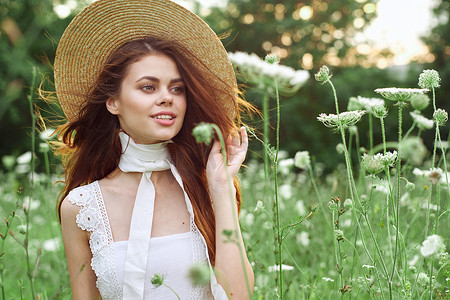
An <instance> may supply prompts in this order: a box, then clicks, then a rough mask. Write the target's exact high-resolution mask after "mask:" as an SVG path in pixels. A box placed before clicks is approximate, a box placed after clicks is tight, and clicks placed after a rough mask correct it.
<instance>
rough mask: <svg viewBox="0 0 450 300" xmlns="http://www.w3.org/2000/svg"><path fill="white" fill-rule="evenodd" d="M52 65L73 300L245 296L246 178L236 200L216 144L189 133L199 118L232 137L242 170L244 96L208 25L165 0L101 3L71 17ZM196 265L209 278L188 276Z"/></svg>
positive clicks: (248, 274) (230, 147)
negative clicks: (238, 219)
mask: <svg viewBox="0 0 450 300" xmlns="http://www.w3.org/2000/svg"><path fill="white" fill-rule="evenodd" d="M54 67H55V86H56V92H57V96H58V100H59V102H60V104H61V107H62V109H63V111H64V113H65V115H66V117H67V119H68V121H69V122H68V123H67V124H65V125H63V126H62V127H61V128H60V129H59V130H60V138H61V139H62V141H63V143H64V146H62V147H61V149H60V151H61V152H62V153H63V154H64V155H65V162H66V173H65V174H66V186H65V188H64V190H63V191H62V197H61V199H63V200H62V201H61V202H60V204H59V212H60V218H61V228H62V235H63V241H64V246H65V250H66V257H67V262H68V267H69V275H70V280H71V286H72V293H73V298H74V299H99V298H100V296H101V297H102V299H177V298H178V297H179V298H181V299H227V298H228V297H229V298H235V299H246V298H248V297H249V295H248V290H249V289H250V290H251V289H252V288H253V271H252V269H251V267H250V264H249V262H248V260H247V257H246V255H245V252H244V253H242V252H240V249H241V250H243V249H244V247H243V241H242V237H241V234H240V229H239V228H235V226H234V223H233V210H234V211H235V212H237V211H238V210H239V208H240V190H239V186H238V182H237V180H236V179H235V180H234V183H235V184H234V187H233V190H232V192H233V194H234V195H235V196H233V198H232V199H230V197H231V196H229V195H230V191H229V189H228V186H227V175H226V172H225V170H226V169H225V166H224V164H223V160H222V154H221V151H220V144H219V143H218V141H215V142H214V143H213V144H212V145H211V146H206V145H204V144H198V143H196V142H195V139H194V137H193V136H192V130H193V128H194V127H195V125H196V124H198V123H200V122H208V123H215V124H216V125H217V126H218V127H219V128H220V130H221V132H222V133H223V134H224V136H229V137H228V139H227V155H228V172H229V176H231V178H235V176H236V174H237V172H238V170H239V168H240V165H241V164H242V162H243V160H244V158H245V154H246V151H247V144H248V142H247V134H246V132H245V129H244V128H241V129H240V134H237V128H236V125H235V121H236V123H239V122H240V116H239V113H240V108H241V107H244V108H249V107H250V105H249V104H248V103H247V102H245V101H243V100H241V99H240V98H239V97H238V96H237V95H238V93H237V88H236V79H235V76H234V72H233V69H232V66H231V64H230V62H229V59H228V57H227V53H226V51H225V50H224V48H223V46H222V44H221V42H220V41H219V40H218V38H217V36H216V35H215V34H214V32H213V31H212V30H211V29H210V28H209V27H208V26H207V25H206V24H205V23H204V22H203V21H202V20H201V19H200V18H198V17H197V16H196V15H194V14H192V13H190V12H189V11H187V10H186V9H184V8H182V7H180V6H178V5H177V4H174V3H172V2H171V1H169V0H157V1H154V0H132V1H121V0H99V1H97V2H94V3H93V4H91V5H90V6H88V7H87V8H86V9H84V10H83V11H82V12H81V13H80V14H78V15H77V16H76V17H75V18H74V20H73V21H72V22H71V24H70V25H69V26H68V28H67V29H66V31H65V32H64V34H63V36H62V38H61V41H60V44H59V46H58V49H57V52H56V59H55V66H54ZM230 230H236V232H235V233H237V235H236V236H237V238H234V235H233V236H232V242H230V241H229V238H228V239H227V238H226V237H225V236H224V235H223V232H224V231H225V232H226V231H230ZM227 240H228V242H227ZM241 254H243V259H241ZM202 263H203V264H205V265H206V266H208V267H209V268H210V270H211V273H210V280H209V284H207V285H203V286H198V285H194V284H192V282H191V281H190V280H189V278H188V275H187V274H188V272H189V269H190V268H191V267H192V266H193V265H196V264H202ZM212 267H214V271H212ZM161 277H162V278H163V285H161V282H159V286H157V285H156V286H155V285H153V284H152V279H155V278H161ZM246 278H247V280H246ZM153 281H154V280H153ZM246 282H247V284H246Z"/></svg>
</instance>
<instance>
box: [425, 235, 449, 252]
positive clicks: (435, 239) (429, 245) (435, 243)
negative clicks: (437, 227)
mask: <svg viewBox="0 0 450 300" xmlns="http://www.w3.org/2000/svg"><path fill="white" fill-rule="evenodd" d="M444 251H445V245H444V240H443V239H442V237H440V236H439V235H437V234H433V235H430V236H429V237H427V238H426V239H425V241H423V243H422V247H420V253H421V254H422V256H423V257H425V258H426V257H429V256H433V257H439V255H440V254H441V253H442V252H444Z"/></svg>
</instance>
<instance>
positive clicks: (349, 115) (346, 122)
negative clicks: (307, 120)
mask: <svg viewBox="0 0 450 300" xmlns="http://www.w3.org/2000/svg"><path fill="white" fill-rule="evenodd" d="M365 113H366V112H365V111H364V110H352V111H345V112H342V113H340V114H339V116H338V115H335V114H328V115H327V114H324V113H321V114H320V115H319V116H318V117H317V120H319V121H320V122H322V123H323V125H325V126H327V127H330V128H334V129H338V128H339V127H340V126H342V127H343V128H344V129H345V128H348V127H350V126H353V125H355V124H356V123H358V121H359V120H360V119H361V117H362V116H363V115H364V114H365Z"/></svg>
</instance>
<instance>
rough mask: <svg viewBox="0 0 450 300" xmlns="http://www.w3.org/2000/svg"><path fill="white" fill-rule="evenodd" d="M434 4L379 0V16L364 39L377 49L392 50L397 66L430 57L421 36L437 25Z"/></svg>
mask: <svg viewBox="0 0 450 300" xmlns="http://www.w3.org/2000/svg"><path fill="white" fill-rule="evenodd" d="M435 2H436V1H435V0H380V1H379V2H378V16H377V18H376V19H375V20H374V21H372V23H371V24H370V25H369V26H368V28H366V30H365V33H364V35H365V37H366V38H368V39H369V40H370V41H372V42H373V45H374V47H376V48H377V49H383V48H389V49H390V50H391V51H393V52H394V53H395V54H396V57H395V59H394V63H395V64H396V65H402V64H407V63H408V62H409V60H410V59H411V58H413V57H415V56H418V55H426V54H427V53H428V51H427V49H426V47H425V45H424V44H423V42H422V41H420V36H422V35H426V34H427V33H428V32H429V31H430V29H431V28H432V27H433V26H434V25H436V24H435V20H434V19H433V14H432V7H433V6H434V4H435Z"/></svg>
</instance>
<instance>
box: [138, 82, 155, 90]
mask: <svg viewBox="0 0 450 300" xmlns="http://www.w3.org/2000/svg"><path fill="white" fill-rule="evenodd" d="M141 90H143V91H144V92H153V91H155V87H154V86H153V85H149V84H146V85H143V86H141Z"/></svg>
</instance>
